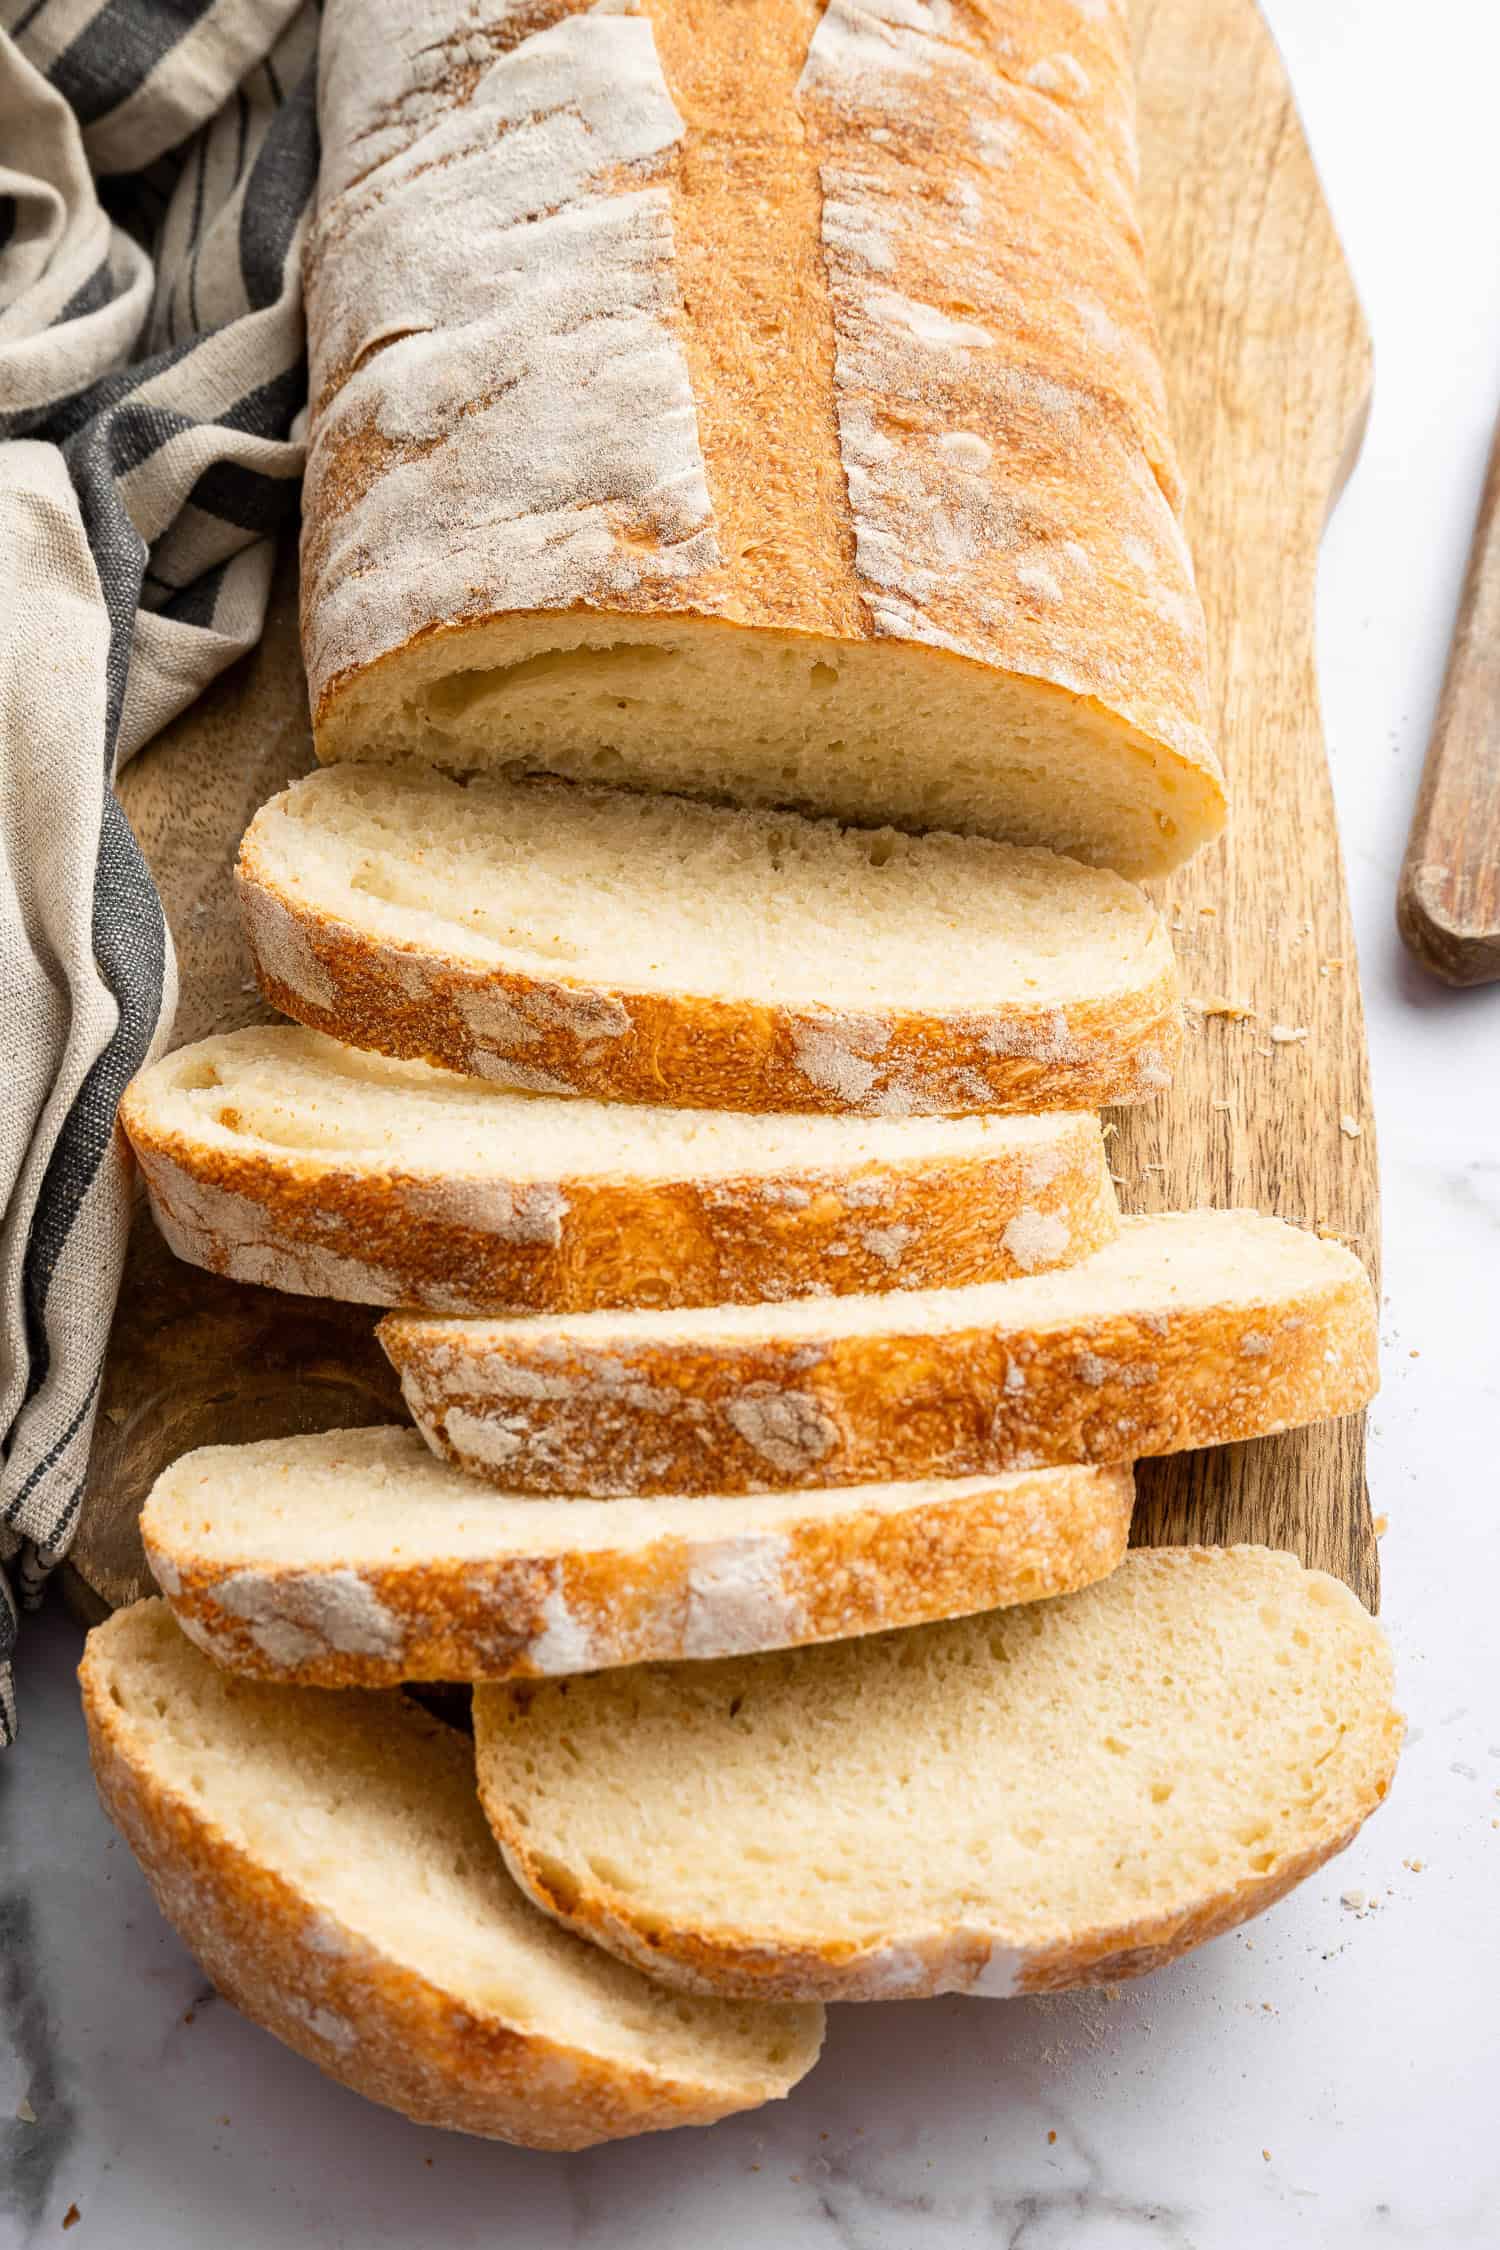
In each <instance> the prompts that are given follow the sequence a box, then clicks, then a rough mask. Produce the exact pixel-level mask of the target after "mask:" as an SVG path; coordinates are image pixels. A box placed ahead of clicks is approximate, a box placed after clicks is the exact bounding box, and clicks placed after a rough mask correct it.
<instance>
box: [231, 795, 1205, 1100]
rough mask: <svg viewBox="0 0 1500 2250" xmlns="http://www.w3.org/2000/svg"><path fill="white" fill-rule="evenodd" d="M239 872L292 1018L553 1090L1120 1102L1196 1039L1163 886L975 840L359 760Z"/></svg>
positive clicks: (386, 1049) (261, 950) (247, 843)
mask: <svg viewBox="0 0 1500 2250" xmlns="http://www.w3.org/2000/svg"><path fill="white" fill-rule="evenodd" d="M238 880H239V891H240V899H241V903H242V905H243V908H244V913H245V922H246V928H247V930H248V932H249V936H250V943H251V948H252V950H253V952H254V955H255V961H256V968H257V973H258V975H259V977H260V981H261V984H262V986H263V987H264V989H265V992H266V994H267V996H268V998H270V999H271V1000H273V1001H274V1002H275V1004H276V1006H277V1007H278V1008H281V1009H284V1010H285V1012H286V1013H287V1014H288V1015H291V1016H295V1017H297V1018H298V1020H299V1021H300V1022H303V1023H307V1024H311V1025H312V1026H313V1027H314V1028H315V1029H317V1030H319V1031H326V1032H330V1033H332V1034H333V1036H334V1037H335V1038H338V1039H346V1040H349V1041H351V1042H352V1043H353V1044H354V1045H355V1046H358V1047H374V1048H378V1049H379V1050H380V1051H381V1052H382V1053H385V1054H393V1055H411V1056H416V1057H419V1058H421V1059H424V1060H426V1061H430V1062H436V1063H443V1064H446V1065H447V1066H448V1067H449V1068H450V1069H453V1070H461V1071H467V1072H469V1073H470V1074H471V1075H473V1076H475V1077H480V1078H488V1079H491V1080H493V1081H494V1082H495V1083H497V1084H499V1085H504V1086H515V1087H522V1088H525V1089H527V1090H528V1091H530V1092H533V1093H548V1094H569V1093H571V1094H588V1095H591V1096H593V1097H594V1098H596V1099H598V1100H604V1101H625V1102H667V1103H671V1104H672V1105H674V1106H675V1107H677V1108H681V1109H741V1110H761V1111H771V1110H787V1109H792V1110H829V1111H840V1110H856V1111H859V1112H861V1113H863V1114H865V1115H869V1116H880V1117H903V1116H907V1115H909V1114H911V1113H913V1112H918V1113H925V1114H938V1113H949V1114H951V1113H954V1112H961V1111H970V1110H986V1109H1096V1108H1098V1107H1100V1106H1101V1105H1102V1104H1104V1103H1108V1102H1128V1101H1142V1100H1145V1099H1147V1098H1149V1097H1150V1096H1151V1095H1153V1094H1156V1093H1158V1092H1160V1090H1161V1089H1162V1088H1163V1087H1164V1086H1166V1085H1167V1084H1168V1083H1169V1080H1170V1074H1171V1066H1172V1063H1173V1062H1174V1060H1175V1058H1176V1055H1177V1051H1178V1045H1179V1038H1180V1034H1179V1026H1178V1012H1177V977H1176V969H1175V966H1174V963H1173V958H1172V948H1171V941H1170V940H1169V938H1168V936H1167V933H1166V930H1165V927H1164V925H1163V923H1162V920H1161V917H1160V915H1159V914H1158V913H1157V911H1156V909H1155V908H1154V907H1153V906H1152V905H1151V903H1150V901H1149V900H1148V899H1147V898H1146V897H1145V896H1144V894H1143V893H1142V892H1140V891H1138V890H1136V889H1135V888H1134V887H1133V886H1132V885H1131V884H1129V883H1125V882H1122V881H1121V879H1120V878H1119V877H1118V876H1116V875H1109V874H1102V873H1100V872H1099V871H1098V870H1097V869H1094V868H1089V867H1082V866H1080V865H1079V864H1078V863H1077V861H1075V860H1066V859H1058V858H1056V857H1054V856H1053V855H1052V854H1051V853H1048V852H1043V851H1035V850H1023V849H1020V848H1018V847H1015V846H1012V845H1004V844H993V843H985V842H982V841H979V840H977V839H974V838H965V837H961V836H948V835H927V836H906V835H900V834H897V833H896V832H895V831H894V830H892V829H879V830H866V829H849V828H840V827H839V826H838V825H837V824H836V823H835V822H833V821H812V820H802V819H799V818H798V817H797V816H796V815H795V814H791V813H780V814H776V813H747V812H734V811H730V810H727V809H725V808H723V807H719V806H712V805H699V804H693V803H690V802H689V801H688V800H686V799H684V798H680V797H664V798H662V797H643V796H636V795H632V794H631V793H630V792H628V791H625V790H617V789H584V788H571V787H569V786H568V785H567V784H565V783H557V782H547V781H529V782H528V781H522V780H507V779H506V778H504V777H503V776H499V775H496V776H489V777H480V778H477V779H475V780H473V781H471V782H470V783H469V785H468V787H467V788H463V787H460V786H459V784H458V783H457V782H455V781H451V780H449V779H447V778H446V777H445V776H443V775H441V774H432V773H427V772H424V771H421V770H418V771H417V772H414V773H412V772H406V773H403V772H400V771H392V770H390V769H382V768H379V767H369V766H340V767H337V768H335V769H333V770H331V771H329V772H324V773H315V774H310V775H309V776H308V777H307V779H306V780H304V781H299V782H297V783H295V784H294V786H293V787H292V788H290V789H289V790H287V791H286V792H285V794H284V795H283V796H280V797H275V798H273V799H272V800H271V802H270V804H268V805H265V806H263V807H262V809H261V811H260V812H259V813H257V815H256V817H255V819H254V820H253V821H252V823H251V825H250V828H249V830H248V832H247V833H246V836H245V839H244V843H243V845H242V846H241V850H240V859H239V874H238Z"/></svg>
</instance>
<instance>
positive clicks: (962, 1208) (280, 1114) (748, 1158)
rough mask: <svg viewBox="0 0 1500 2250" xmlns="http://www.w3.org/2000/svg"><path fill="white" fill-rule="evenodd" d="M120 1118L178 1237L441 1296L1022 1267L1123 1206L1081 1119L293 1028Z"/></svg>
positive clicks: (351, 1287) (812, 1284)
mask: <svg viewBox="0 0 1500 2250" xmlns="http://www.w3.org/2000/svg"><path fill="white" fill-rule="evenodd" d="M120 1115H121V1119H122V1121H123V1123H124V1126H125V1129H126V1132H127V1133H128V1134H129V1136H130V1140H131V1143H132V1145H133V1147H134V1149H135V1152H136V1155H137V1156H138V1157H139V1158H140V1162H141V1167H142V1170H143V1171H144V1173H145V1175H146V1181H147V1185H148V1186H149V1188H150V1191H151V1201H152V1207H153V1209H154V1211H155V1213H156V1219H157V1224H158V1225H159V1226H160V1228H161V1230H162V1233H163V1234H164V1235H165V1236H166V1239H167V1241H168V1242H169V1243H170V1244H171V1246H172V1248H173V1249H174V1250H175V1251H176V1252H177V1254H178V1256H179V1257H183V1258H187V1259H189V1260H191V1261H192V1262H193V1263H194V1264H196V1265H202V1266H209V1267H211V1268H212V1269H213V1271H214V1272H216V1273H227V1274H230V1275H232V1276H233V1277H234V1278H235V1279H236V1280H239V1281H259V1282H267V1283H269V1284H271V1285H272V1286H273V1287H274V1288H277V1289H292V1290H299V1291H302V1292H303V1293H305V1294H308V1295H315V1296H330V1297H344V1298H352V1299H354V1300H356V1301H357V1302H360V1303H363V1304H377V1305H420V1306H426V1307H429V1308H431V1309H432V1310H435V1311H442V1312H458V1313H494V1312H573V1311H587V1310H589V1309H590V1308H591V1307H594V1306H601V1305H692V1304H718V1303H745V1302H756V1301H760V1300H763V1299H768V1298H778V1297H795V1296H801V1295H806V1294H808V1293H815V1294H823V1295H827V1294H829V1293H830V1292H831V1293H834V1294H840V1293H843V1292H846V1291H852V1290H866V1289H890V1288H894V1287H896V1286H898V1285H901V1286H906V1287H912V1286H916V1287H923V1286H927V1285H929V1284H931V1283H934V1282H937V1281H940V1280H944V1279H949V1278H951V1279H953V1280H956V1281H976V1280H981V1279H989V1278H991V1277H1002V1276H1006V1275H1011V1274H1018V1273H1029V1272H1033V1271H1039V1270H1040V1269H1042V1268H1043V1267H1046V1266H1052V1265H1059V1264H1063V1263H1065V1262H1066V1261H1067V1260H1069V1259H1071V1258H1078V1257H1082V1256H1084V1255H1086V1254H1087V1252H1089V1251H1090V1250H1093V1249H1095V1248H1097V1247H1098V1246H1099V1245H1100V1244H1101V1243H1103V1242H1107V1241H1109V1240H1111V1239H1112V1237H1113V1236H1114V1234H1115V1233H1116V1231H1117V1229H1118V1226H1119V1217H1118V1213H1117V1209H1116V1205H1115V1193H1114V1189H1113V1187H1112V1186H1111V1184H1110V1179H1109V1172H1108V1168H1107V1166H1106V1163H1105V1158H1104V1141H1103V1137H1102V1135H1101V1133H1100V1130H1099V1121H1098V1119H1097V1118H1096V1117H1093V1116H1087V1115H1079V1114H1077V1113H1073V1112H1068V1111H1055V1112H1052V1113H1049V1114H1048V1115H1045V1116H1037V1117H910V1118H883V1117H881V1118H860V1117H797V1116H783V1117H746V1116H742V1115H740V1114H738V1113H736V1112H733V1111H704V1110H673V1109H630V1108H625V1107H623V1106H622V1105H620V1104H618V1103H613V1104H603V1103H599V1102H591V1101H555V1100H552V1099H550V1098H549V1097H548V1096H546V1095H537V1094H514V1093H507V1092H505V1091H504V1090H503V1089H501V1088H499V1087H495V1086H484V1085H481V1084H479V1083H478V1082H477V1081H476V1080H474V1079H472V1078H460V1077H456V1076H454V1074H453V1073H452V1072H451V1071H446V1070H435V1069H433V1068H432V1067H431V1066H430V1065H429V1064H427V1063H421V1062H396V1061H393V1060H391V1058H390V1057H388V1056H385V1055H370V1054H363V1053H361V1052H360V1051H359V1050H358V1049H357V1048H354V1047H345V1046H341V1045H340V1044H339V1043H338V1042H337V1041H335V1040H332V1039H326V1038H324V1037H323V1036H322V1034H321V1033H319V1032H315V1031H304V1030H303V1029H301V1028H300V1026H295V1025H291V1024H280V1025H274V1026H272V1027H270V1028H268V1029H265V1030H255V1031H237V1032H231V1033H229V1034H228V1035H227V1036H225V1037H222V1038H216V1039H203V1040H200V1041H198V1043H197V1044H196V1045H194V1046H191V1047H182V1048H179V1049H178V1051H177V1052H176V1053H175V1054H172V1055H168V1056H166V1057H165V1058H164V1059H163V1060H162V1061H161V1062H158V1063H154V1064H153V1065H152V1066H151V1067H150V1068H149V1069H148V1070H145V1071H143V1072H142V1073H141V1075H140V1076H139V1077H138V1078H137V1079H136V1080H135V1081H134V1082H133V1084H132V1085H131V1086H130V1087H129V1088H127V1090H126V1094H125V1098H124V1101H123V1102H122V1104H121V1108H120Z"/></svg>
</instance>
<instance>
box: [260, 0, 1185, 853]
mask: <svg viewBox="0 0 1500 2250" xmlns="http://www.w3.org/2000/svg"><path fill="white" fill-rule="evenodd" d="M369 25H370V16H369V7H368V0H333V4H332V5H331V6H330V7H329V9H328V11H327V16H326V20H325V28H324V36H323V41H322V54H321V57H320V72H319V84H318V109H319V123H320V127H321V140H322V152H323V169H322V174H321V178H320V185H319V194H318V206H317V213H316V219H315V224H314V227H313V230H312V235H311V239H310V242H309V246H308V256H307V300H308V317H309V330H310V353H311V361H312V379H311V393H312V413H311V426H310V431H309V447H308V461H307V476H306V484H305V487H304V503H303V547H302V586H303V612H302V614H303V627H304V633H303V641H304V650H305V653H306V658H307V670H308V678H309V686H310V690H311V697H312V705H313V720H314V727H315V732H316V739H317V745H318V752H319V755H320V757H322V758H323V759H324V760H325V761H326V760H331V759H335V758H347V757H350V756H353V757H356V758H361V759H369V758H398V759H399V758H407V757H411V756H418V757H424V758H426V759H428V760H429V761H431V762H433V763H436V764H440V765H450V766H453V767H456V768H459V767H462V768H472V767H476V766H484V765H498V764H505V763H515V762H520V763H529V764H531V765H540V766H545V767H547V768H548V769H550V770H552V771H554V772H563V773H566V774H568V775H570V776H572V777H574V778H578V779H615V780H621V781H626V782H629V783H631V784H632V785H635V786H641V787H649V788H656V789H673V790H683V791H685V792H688V793H694V792H696V793H698V794H703V795H707V794H715V793H716V794H722V795H729V796H733V797H736V798H738V799H740V800H741V801H745V802H753V803H762V804H764V803H768V802H769V803H781V804H800V805H805V806H811V807H814V808H816V809H818V810H820V811H823V812H832V813H834V814H836V815H838V816H839V817H841V818H845V819H854V820H862V821H868V820H884V819H893V820H896V821H899V822H900V823H901V825H903V826H906V827H911V828H929V827H942V828H968V829H972V830H975V831H979V832H986V833H992V834H995V833H998V834H1005V835H1009V836H1015V837H1020V838H1022V839H1024V840H1030V841H1034V842H1041V843H1046V844H1052V845H1056V846H1060V847H1061V848H1062V849H1064V850H1069V851H1073V852H1075V853H1076V854H1077V856H1079V857H1081V858H1087V859H1092V860H1098V861H1103V862H1105V863H1107V864H1110V865H1113V866H1117V867H1120V868H1123V869H1124V870H1125V871H1126V872H1128V873H1142V874H1150V873H1156V872H1160V871H1162V870H1163V869H1166V868H1168V867H1171V866H1173V865H1175V864H1176V863H1177V862H1178V861H1179V860H1181V859H1183V858H1185V857H1186V856H1187V854H1188V853H1189V852H1191V851H1193V850H1194V849H1195V848H1196V847H1197V846H1198V845H1199V844H1200V843H1201V842H1202V841H1203V840H1204V839H1205V837H1208V836H1211V835H1214V834H1216V833H1217V831H1218V830H1219V828H1220V827H1221V826H1222V823H1223V816H1224V788H1223V779H1222V776H1221V774H1220V771H1219V768H1218V765H1217V762H1216V760H1215V757H1214V753H1213V748H1212V745H1211V742H1210V740H1209V734H1208V722H1209V697H1208V681H1207V669H1206V664H1205V651H1204V638H1205V636H1204V625H1203V613H1202V608H1201V605H1200V603H1199V600H1198V597H1197V593H1196V591H1195V589H1194V584H1193V572H1192V562H1191V558H1190V555H1189V553H1188V548H1187V543H1186V540H1185V538H1184V534H1183V530H1182V525H1181V519H1180V515H1179V508H1180V505H1181V480H1180V476H1179V473H1178V470H1177V465H1176V462H1175V459H1174V457H1173V452H1172V445H1171V439H1170V436H1169V434H1168V430H1167V405H1166V393H1165V385H1164V382H1163V378H1162V370H1161V364H1160V357H1159V352H1158V348H1157V340H1156V334H1155V329H1154V325H1153V321H1152V315H1151V303H1150V294H1149V290H1148V287H1147V279H1146V269H1145V259H1144V255H1143V251H1142V245H1141V238H1140V229H1139V225H1138V222H1137V217H1136V194H1135V187H1136V180H1135V174H1136V162H1137V160H1136V154H1135V140H1134V87H1133V78H1132V70H1131V54H1130V25H1129V20H1128V11H1127V10H1126V9H1125V8H1123V7H1122V6H1119V5H1116V4H1111V5H1103V4H1096V0H1089V4H1088V5H1087V6H1083V5H1080V0H1027V4H1026V5H1025V6H1024V7H1020V6H1016V5H1009V6H1005V7H995V6H985V7H971V8H953V7H949V6H947V5H946V4H945V5H944V6H942V7H931V8H929V7H925V6H916V5H913V4H911V0H882V4H880V5H877V6H873V7H871V6H865V5H856V4H852V0H831V4H829V5H827V6H824V5H822V0H758V4H757V5H756V6H755V7H753V8H749V9H745V8H736V7H729V6H720V7H711V6H710V7H705V6H704V5H703V4H702V0H652V4H651V7H650V9H649V10H643V11H640V12H637V13H626V12H624V11H623V10H621V9H617V8H615V7H613V6H611V7H608V8H602V7H599V6H593V7H589V6H587V5H586V0H547V4H546V5H545V6H540V7H536V8H534V9H518V8H514V7H507V8H505V9H498V8H494V7H489V8H481V9H480V10H479V11H478V13H477V15H476V12H475V11H474V10H473V9H472V8H470V7H469V6H467V5H465V4H464V0H422V4H421V5H417V4H416V0H385V5H383V6H382V8H381V10H380V47H381V50H382V51H381V53H380V54H379V55H378V56H377V55H376V54H374V53H373V51H372V41H371V38H370V36H369ZM476 26H477V28H476Z"/></svg>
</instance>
